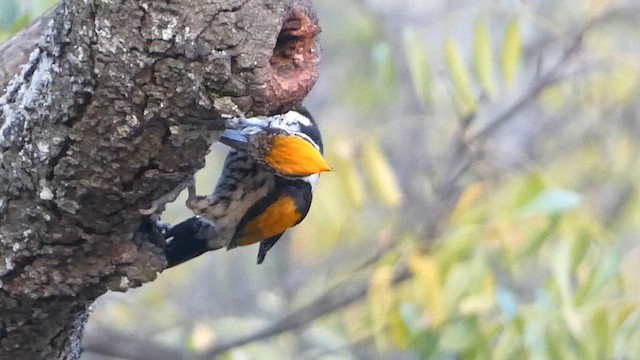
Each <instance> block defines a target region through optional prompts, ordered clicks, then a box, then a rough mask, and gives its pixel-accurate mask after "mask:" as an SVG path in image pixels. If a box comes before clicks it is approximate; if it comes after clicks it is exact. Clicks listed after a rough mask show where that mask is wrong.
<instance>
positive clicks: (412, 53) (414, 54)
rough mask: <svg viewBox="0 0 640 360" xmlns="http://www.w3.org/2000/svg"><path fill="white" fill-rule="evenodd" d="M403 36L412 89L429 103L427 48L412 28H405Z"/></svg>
mask: <svg viewBox="0 0 640 360" xmlns="http://www.w3.org/2000/svg"><path fill="white" fill-rule="evenodd" d="M403 38H404V48H405V56H406V58H407V63H408V65H409V72H410V73H411V82H412V83H413V89H414V91H415V92H416V95H417V96H418V97H419V98H420V99H421V100H422V101H424V102H425V103H431V102H432V98H431V86H432V78H431V71H430V69H429V59H428V58H427V49H426V47H425V46H424V43H423V42H422V41H421V40H420V38H418V36H417V35H416V33H415V31H414V30H413V29H405V31H404V32H403Z"/></svg>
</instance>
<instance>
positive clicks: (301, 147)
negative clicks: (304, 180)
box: [265, 135, 331, 177]
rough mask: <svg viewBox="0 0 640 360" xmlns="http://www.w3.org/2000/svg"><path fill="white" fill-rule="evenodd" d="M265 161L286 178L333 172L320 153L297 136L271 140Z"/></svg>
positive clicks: (283, 136) (279, 136)
mask: <svg viewBox="0 0 640 360" xmlns="http://www.w3.org/2000/svg"><path fill="white" fill-rule="evenodd" d="M265 161H266V162H267V163H268V164H269V165H270V166H271V167H273V168H274V169H275V170H276V171H278V172H279V173H281V174H283V175H285V176H295V177H304V176H309V175H312V174H317V173H320V172H323V171H331V166H330V165H329V164H328V163H327V161H326V160H325V159H324V158H323V157H322V154H321V153H320V151H319V150H318V149H316V148H315V147H314V146H313V145H312V144H311V143H310V142H308V141H307V140H305V139H303V138H302V137H300V136H296V135H276V136H275V137H274V138H273V139H272V140H271V144H270V146H269V151H268V153H267V154H266V156H265Z"/></svg>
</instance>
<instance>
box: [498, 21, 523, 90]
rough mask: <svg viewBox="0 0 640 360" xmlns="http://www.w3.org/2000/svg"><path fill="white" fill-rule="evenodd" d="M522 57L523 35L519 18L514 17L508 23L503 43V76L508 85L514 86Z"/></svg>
mask: <svg viewBox="0 0 640 360" xmlns="http://www.w3.org/2000/svg"><path fill="white" fill-rule="evenodd" d="M521 57H522V35H521V33H520V25H519V23H518V20H517V19H515V18H514V19H513V20H511V21H510V22H509V24H508V25H507V31H506V33H505V37H504V43H503V45H502V76H503V77H504V81H505V83H506V84H507V87H509V88H510V87H512V86H513V83H514V80H515V74H516V69H517V68H518V64H519V63H520V58H521Z"/></svg>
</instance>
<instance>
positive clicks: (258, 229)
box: [237, 195, 301, 246]
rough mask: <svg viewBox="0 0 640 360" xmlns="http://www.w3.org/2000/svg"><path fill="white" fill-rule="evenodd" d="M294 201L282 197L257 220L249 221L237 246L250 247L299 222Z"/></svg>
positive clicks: (287, 197)
mask: <svg viewBox="0 0 640 360" xmlns="http://www.w3.org/2000/svg"><path fill="white" fill-rule="evenodd" d="M300 217H301V214H300V212H299V211H298V207H297V206H296V202H295V200H294V199H293V198H292V197H291V196H288V195H286V196H283V197H281V198H279V199H278V200H276V201H275V202H274V203H273V204H271V205H270V206H269V207H268V208H267V209H266V210H265V211H264V212H262V213H261V214H260V215H259V216H258V217H257V218H255V219H253V220H251V221H249V222H248V223H247V224H246V226H245V227H244V229H243V230H242V234H239V235H240V237H239V238H238V240H237V244H238V245H239V246H245V245H251V244H253V243H256V242H258V241H261V240H265V239H268V238H270V237H272V236H275V235H278V234H281V233H283V232H285V230H287V229H288V228H290V227H292V226H293V225H295V224H296V223H297V222H298V221H299V220H300Z"/></svg>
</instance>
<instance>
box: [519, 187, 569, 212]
mask: <svg viewBox="0 0 640 360" xmlns="http://www.w3.org/2000/svg"><path fill="white" fill-rule="evenodd" d="M579 205H580V195H579V194H578V193H576V192H574V191H571V190H566V189H547V190H545V191H543V192H542V193H541V194H540V195H538V196H537V197H536V198H534V199H533V200H532V201H531V202H529V203H528V204H527V205H526V206H524V207H523V208H522V209H521V211H522V213H523V214H543V215H557V214H562V213H566V212H568V211H571V210H573V209H575V208H577V207H578V206H579Z"/></svg>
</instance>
